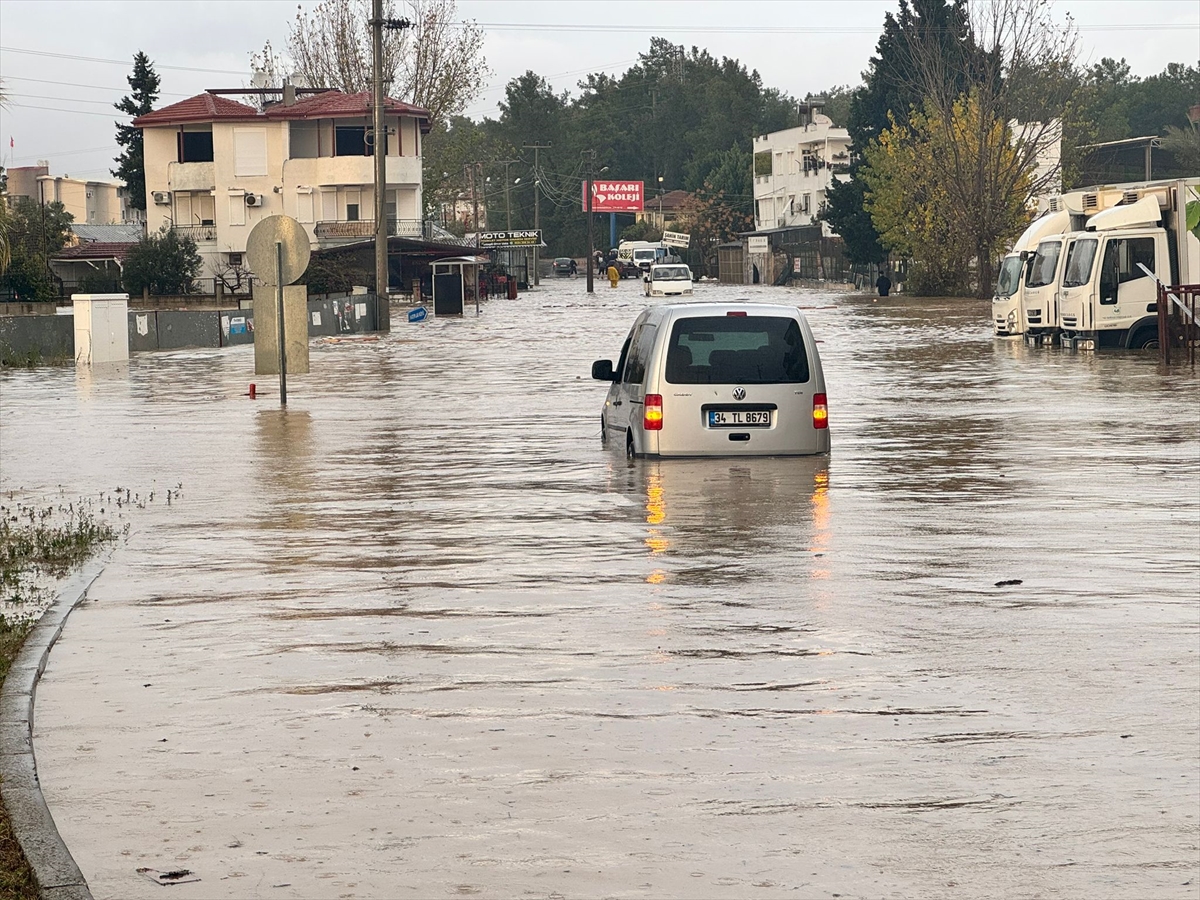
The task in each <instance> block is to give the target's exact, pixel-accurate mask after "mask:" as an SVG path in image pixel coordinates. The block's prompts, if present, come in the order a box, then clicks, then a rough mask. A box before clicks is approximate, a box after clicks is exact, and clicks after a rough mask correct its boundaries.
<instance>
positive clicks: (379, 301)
mask: <svg viewBox="0 0 1200 900" xmlns="http://www.w3.org/2000/svg"><path fill="white" fill-rule="evenodd" d="M367 24H368V25H370V26H371V56H372V67H373V69H374V71H373V72H372V76H373V77H372V92H371V113H372V115H371V153H372V155H374V157H375V306H376V315H377V318H378V322H377V325H376V327H377V328H378V329H379V330H380V331H391V330H392V311H391V307H390V305H389V303H390V301H389V299H388V223H387V204H386V202H385V201H386V199H387V196H386V195H387V144H388V141H387V128H386V127H385V126H384V123H383V100H384V97H383V29H384V28H391V29H400V28H408V27H409V26H410V25H411V24H412V23H411V22H409V21H408V19H385V18H384V17H383V0H372V3H371V19H370V21H369V22H368V23H367Z"/></svg>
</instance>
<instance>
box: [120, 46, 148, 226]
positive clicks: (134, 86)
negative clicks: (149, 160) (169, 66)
mask: <svg viewBox="0 0 1200 900" xmlns="http://www.w3.org/2000/svg"><path fill="white" fill-rule="evenodd" d="M125 80H126V81H128V82H129V87H130V89H131V90H132V93H130V94H129V95H127V96H125V97H123V98H121V102H120V103H115V104H113V105H114V106H115V107H116V108H117V109H118V110H120V111H121V112H123V113H125V115H127V116H133V117H135V118H136V117H137V116H144V115H145V114H146V113H148V112H150V111H151V110H153V109H154V103H155V101H157V100H158V88H159V84H160V81H159V77H158V73H157V72H155V71H154V64H153V63H152V62H150V57H148V56H146V54H145V53H143V52H142V51H140V50H139V51H138V52H137V53H135V54H134V56H133V73H132V74H130V75H129V76H127V77H126V79H125ZM115 124H116V126H117V143H118V144H120V145H121V146H122V147H124V148H125V149H124V150H122V151H121V153H120V155H118V156H117V157H116V160H115V162H116V164H117V167H116V168H115V169H113V170H112V174H113V175H115V176H117V178H119V179H121V181H123V182H125V186H126V187H127V188H128V189H129V205H130V206H132V207H133V208H134V209H145V208H146V160H145V154H144V152H143V147H142V130H141V129H140V128H134V127H133V126H132V125H122V124H121V123H120V122H117V123H115Z"/></svg>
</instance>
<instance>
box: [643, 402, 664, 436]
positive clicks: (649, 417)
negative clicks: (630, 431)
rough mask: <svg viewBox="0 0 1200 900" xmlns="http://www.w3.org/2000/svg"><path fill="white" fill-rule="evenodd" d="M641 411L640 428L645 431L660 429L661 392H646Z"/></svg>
mask: <svg viewBox="0 0 1200 900" xmlns="http://www.w3.org/2000/svg"><path fill="white" fill-rule="evenodd" d="M642 413H643V417H642V428H644V429H645V430H646V431H662V419H663V416H662V394H647V395H646V397H645V406H643V407H642Z"/></svg>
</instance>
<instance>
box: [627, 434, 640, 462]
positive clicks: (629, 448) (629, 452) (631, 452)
mask: <svg viewBox="0 0 1200 900" xmlns="http://www.w3.org/2000/svg"><path fill="white" fill-rule="evenodd" d="M635 456H637V453H636V452H635V451H634V449H633V432H632V431H627V432H625V457H626V459H633V458H634V457H635Z"/></svg>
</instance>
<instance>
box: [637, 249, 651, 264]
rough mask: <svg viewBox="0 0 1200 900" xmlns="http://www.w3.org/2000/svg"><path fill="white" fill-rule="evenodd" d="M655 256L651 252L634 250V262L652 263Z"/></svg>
mask: <svg viewBox="0 0 1200 900" xmlns="http://www.w3.org/2000/svg"><path fill="white" fill-rule="evenodd" d="M655 256H656V254H655V252H654V251H653V250H634V251H633V260H634V262H654V258H655Z"/></svg>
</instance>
